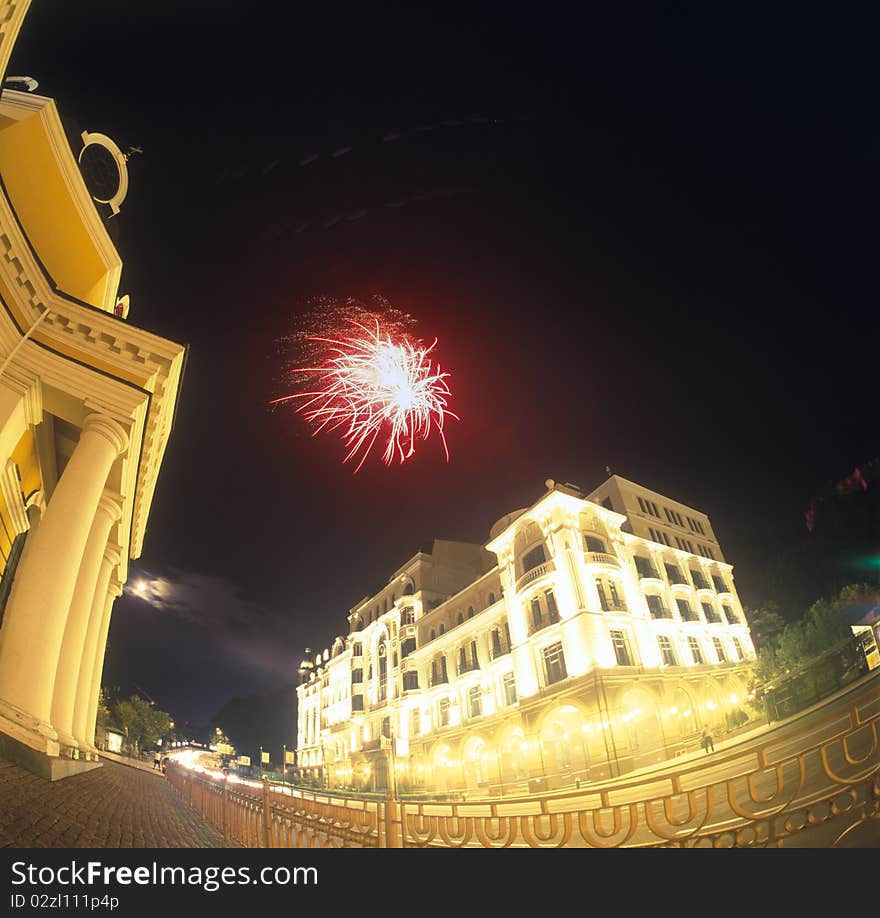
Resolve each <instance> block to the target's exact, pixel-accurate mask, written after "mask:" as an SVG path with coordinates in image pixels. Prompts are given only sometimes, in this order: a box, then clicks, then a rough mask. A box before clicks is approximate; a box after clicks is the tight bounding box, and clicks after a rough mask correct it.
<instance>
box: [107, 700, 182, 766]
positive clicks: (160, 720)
mask: <svg viewBox="0 0 880 918" xmlns="http://www.w3.org/2000/svg"><path fill="white" fill-rule="evenodd" d="M113 714H114V716H115V717H116V720H117V722H118V723H119V726H120V727H121V728H122V730H123V732H124V733H125V735H126V736H127V737H128V742H129V744H130V745H131V746H132V747H133V748H134V751H135V752H136V753H137V752H140V750H141V749H143V748H144V747H145V746H153V745H155V743H156V741H157V740H158V739H159V738H160V737H163V736H165V735H166V734H167V733H168V731H169V730H170V728H171V716H170V715H169V714H168V713H167V712H165V711H160V710H158V709H157V708H156V707H154V706H153V705H152V704H151V703H150V702H149V701H145V700H144V699H143V698H141V697H140V696H139V695H132V696H131V697H130V698H128V699H126V700H125V701H119V702H117V703H116V705H115V706H114V708H113Z"/></svg>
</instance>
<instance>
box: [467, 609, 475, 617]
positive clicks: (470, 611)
mask: <svg viewBox="0 0 880 918" xmlns="http://www.w3.org/2000/svg"><path fill="white" fill-rule="evenodd" d="M473 617H474V607H473V606H468V618H473Z"/></svg>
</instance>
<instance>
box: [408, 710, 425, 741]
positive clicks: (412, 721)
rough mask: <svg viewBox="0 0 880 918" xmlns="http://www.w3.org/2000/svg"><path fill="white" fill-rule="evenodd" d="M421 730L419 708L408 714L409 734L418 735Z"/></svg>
mask: <svg viewBox="0 0 880 918" xmlns="http://www.w3.org/2000/svg"><path fill="white" fill-rule="evenodd" d="M421 732H422V712H421V711H420V710H419V708H415V709H413V710H412V711H410V714H409V735H410V736H418V735H419V734H420V733H421Z"/></svg>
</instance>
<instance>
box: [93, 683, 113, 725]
mask: <svg viewBox="0 0 880 918" xmlns="http://www.w3.org/2000/svg"><path fill="white" fill-rule="evenodd" d="M110 719H111V716H110V701H109V699H108V698H107V690H106V689H105V688H102V689H101V693H100V695H99V696H98V715H97V720H96V723H98V724H99V725H100V726H102V727H106V726H109V724H110Z"/></svg>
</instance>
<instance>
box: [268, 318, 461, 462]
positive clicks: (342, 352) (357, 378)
mask: <svg viewBox="0 0 880 918" xmlns="http://www.w3.org/2000/svg"><path fill="white" fill-rule="evenodd" d="M347 321H348V323H349V324H350V325H351V326H352V329H353V331H352V334H351V335H350V336H346V337H344V338H343V337H339V338H323V337H317V336H308V340H309V341H310V342H312V343H313V344H315V345H318V346H319V347H320V349H321V350H322V351H323V355H324V359H323V361H322V363H321V365H320V366H316V367H303V368H300V370H299V371H298V372H300V373H303V374H308V378H317V381H318V387H317V388H312V389H310V391H306V392H297V393H294V394H292V395H286V396H284V397H283V398H278V399H275V400H274V401H273V403H272V404H278V403H281V402H287V401H291V400H293V399H304V400H305V401H303V403H302V404H301V405H299V407H298V408H297V409H296V410H297V411H298V412H299V413H301V414H302V415H303V417H305V419H306V420H307V421H308V422H309V423H310V424H311V425H312V426H313V428H314V430H313V431H312V436H316V435H317V434H319V433H321V431H328V432H329V431H334V430H341V436H342V439H343V441H344V443H345V446H346V448H347V449H348V453H347V455H346V456H345V458H344V459H343V462H348V461H349V460H350V459H354V458H356V457H357V456H358V454H360V460H359V462H358V464H357V467H356V468H355V474H356V473H357V472H358V471H359V470H360V468H361V466H362V465H363V464H364V462H365V461H366V458H367V456H369V454H370V451H371V450H372V449H373V446H374V445H375V443H376V441H377V440H378V439H379V438H380V437H381V438H382V441H381V442H384V444H385V448H384V451H383V454H382V459H383V461H384V462H385V464H386V465H390V464H391V463H392V462H393V461H394V459H395V457H396V458H398V459H399V461H400V462H405V461H406V460H407V459H409V458H410V457H411V456H413V455H414V454H415V450H416V442H417V441H419V440H427V439H428V437H429V435H430V433H431V430H432V429H434V428H436V430H437V433H438V434H439V436H440V440H441V442H442V444H443V451H444V453H445V454H446V461H447V462H448V461H449V448H448V446H447V443H446V437H445V435H444V433H443V425H444V423H445V421H446V418H447V417H452V418H455V419H456V420H458V415H457V414H455V413H454V412H453V411H450V409H449V407H448V402H447V399H448V397H449V396H450V395H451V394H452V393H451V391H450V389H449V385H448V383H447V379H448V378H449V374H448V373H444V372H442V371H441V369H440V365H439V364H436V365H435V364H434V363H433V361H432V359H431V353H432V352H433V350H434V348H435V347H436V346H437V339H436V338H435V339H434V341H433V342H432V343H431V345H430V346H428V347H425V346H424V345H423V344H422V343H421V342H419V341H417V340H415V339H412V338H410V337H408V336H407V335H404V334H395V335H394V336H392V334H391V333H390V332H388V331H384V330H382V328H381V327H380V325H379V321H378V319H376V320H375V330H372V329H370V328H368V327H367V326H366V325H364V324H362V323H361V322H358V321H354V320H347Z"/></svg>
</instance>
